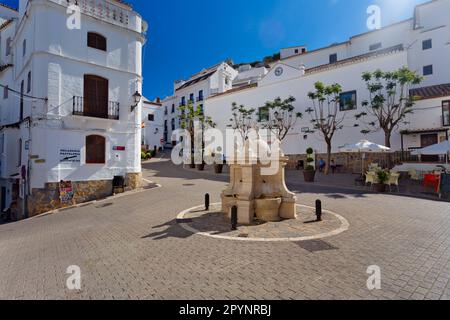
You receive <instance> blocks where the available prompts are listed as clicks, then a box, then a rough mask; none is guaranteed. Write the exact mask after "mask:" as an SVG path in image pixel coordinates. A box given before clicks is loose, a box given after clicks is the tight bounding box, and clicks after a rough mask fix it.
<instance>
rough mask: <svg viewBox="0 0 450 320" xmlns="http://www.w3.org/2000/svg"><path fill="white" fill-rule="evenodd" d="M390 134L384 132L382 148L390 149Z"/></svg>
mask: <svg viewBox="0 0 450 320" xmlns="http://www.w3.org/2000/svg"><path fill="white" fill-rule="evenodd" d="M391 135H392V134H391V132H390V131H384V146H385V147H388V148H390V147H391Z"/></svg>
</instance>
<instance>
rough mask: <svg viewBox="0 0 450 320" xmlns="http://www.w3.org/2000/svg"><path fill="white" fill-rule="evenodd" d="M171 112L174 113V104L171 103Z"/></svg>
mask: <svg viewBox="0 0 450 320" xmlns="http://www.w3.org/2000/svg"><path fill="white" fill-rule="evenodd" d="M172 113H175V104H172Z"/></svg>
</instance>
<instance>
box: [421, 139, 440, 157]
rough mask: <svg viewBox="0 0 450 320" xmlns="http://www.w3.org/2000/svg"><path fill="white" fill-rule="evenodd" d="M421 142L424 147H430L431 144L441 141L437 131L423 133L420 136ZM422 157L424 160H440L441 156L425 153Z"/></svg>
mask: <svg viewBox="0 0 450 320" xmlns="http://www.w3.org/2000/svg"><path fill="white" fill-rule="evenodd" d="M420 143H421V147H422V148H426V147H429V146H432V145H435V144H437V143H439V137H438V135H437V133H433V134H422V135H421V136H420ZM421 158H422V161H423V162H438V161H439V156H427V155H423V156H422V157H421Z"/></svg>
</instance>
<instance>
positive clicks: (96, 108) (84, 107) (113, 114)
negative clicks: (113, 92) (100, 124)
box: [73, 96, 120, 120]
mask: <svg viewBox="0 0 450 320" xmlns="http://www.w3.org/2000/svg"><path fill="white" fill-rule="evenodd" d="M119 107H120V104H119V102H116V101H107V102H103V103H102V101H101V99H85V98H84V97H77V96H74V97H73V115H74V116H80V117H91V118H100V119H110V120H119Z"/></svg>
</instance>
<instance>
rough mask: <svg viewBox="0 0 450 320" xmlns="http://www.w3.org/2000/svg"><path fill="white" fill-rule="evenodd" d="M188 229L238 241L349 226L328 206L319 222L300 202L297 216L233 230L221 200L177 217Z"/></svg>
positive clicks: (322, 233)
mask: <svg viewBox="0 0 450 320" xmlns="http://www.w3.org/2000/svg"><path fill="white" fill-rule="evenodd" d="M177 221H178V223H179V224H180V225H181V226H182V227H183V228H184V229H186V230H188V231H190V232H192V233H194V234H198V235H202V236H208V237H212V238H216V239H225V240H237V241H263V242H277V241H278V242H279V241H306V240H316V239H323V238H327V237H331V236H335V235H338V234H340V233H342V232H345V231H347V230H348V228H349V226H350V225H349V223H348V221H347V220H346V219H345V218H344V217H342V216H340V215H338V214H336V213H334V212H331V211H328V210H323V215H322V221H320V222H316V215H315V209H314V208H312V207H307V206H302V205H297V219H292V220H283V221H281V222H262V221H255V223H254V224H253V225H250V226H239V227H238V230H236V231H231V222H230V219H229V218H228V217H227V215H226V214H224V213H222V212H221V204H220V203H215V204H212V205H211V206H210V210H209V211H205V207H204V206H198V207H195V208H191V209H187V210H185V211H183V212H181V213H180V214H179V215H178V218H177Z"/></svg>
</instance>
